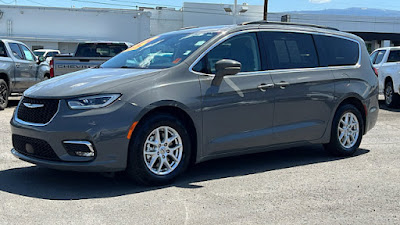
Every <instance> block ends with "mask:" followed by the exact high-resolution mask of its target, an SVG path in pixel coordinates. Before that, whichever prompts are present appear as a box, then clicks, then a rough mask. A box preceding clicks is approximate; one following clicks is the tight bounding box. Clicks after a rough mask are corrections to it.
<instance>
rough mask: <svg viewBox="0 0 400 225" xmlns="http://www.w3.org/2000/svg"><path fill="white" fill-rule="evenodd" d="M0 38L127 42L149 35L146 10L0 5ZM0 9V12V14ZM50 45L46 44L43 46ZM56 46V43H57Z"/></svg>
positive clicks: (148, 17) (136, 40)
mask: <svg viewBox="0 0 400 225" xmlns="http://www.w3.org/2000/svg"><path fill="white" fill-rule="evenodd" d="M0 10H1V12H2V16H1V17H0V38H8V39H15V40H20V41H23V42H29V43H31V42H35V43H37V42H41V43H51V42H68V43H77V42H81V41H127V42H132V43H136V42H139V41H141V40H143V39H146V38H148V37H149V36H150V13H149V12H143V11H138V10H117V9H73V8H49V7H30V6H8V5H7V6H5V5H0ZM1 12H0V15H1ZM48 47H49V48H50V47H51V48H53V47H55V46H54V45H51V44H46V48H48ZM57 47H58V46H57Z"/></svg>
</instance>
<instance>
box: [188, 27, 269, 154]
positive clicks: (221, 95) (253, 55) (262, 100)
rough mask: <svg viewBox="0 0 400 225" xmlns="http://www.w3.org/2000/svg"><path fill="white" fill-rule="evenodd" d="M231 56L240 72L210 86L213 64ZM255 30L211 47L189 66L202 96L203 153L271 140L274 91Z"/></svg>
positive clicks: (255, 145)
mask: <svg viewBox="0 0 400 225" xmlns="http://www.w3.org/2000/svg"><path fill="white" fill-rule="evenodd" d="M221 59H233V60H236V61H239V62H240V63H241V64H242V67H241V68H242V69H241V72H240V73H238V74H236V75H230V76H225V77H224V78H223V81H222V82H221V84H220V85H218V86H213V85H211V82H212V80H213V79H214V76H213V75H207V74H215V63H216V62H217V61H219V60H221ZM261 67H262V65H261V60H260V52H259V47H258V41H257V35H256V33H245V34H240V35H236V36H233V37H231V38H230V39H228V40H226V41H224V42H222V43H220V44H219V45H218V46H217V47H215V48H214V49H212V50H211V51H210V52H209V53H208V54H207V55H206V56H205V57H204V58H203V59H202V60H201V61H200V62H199V63H198V64H197V65H196V66H195V67H194V68H193V69H194V70H195V71H197V72H201V73H202V74H203V75H199V80H200V85H201V90H202V95H203V105H202V112H203V141H204V146H205V148H204V151H205V154H206V155H211V154H222V153H225V152H231V151H235V150H239V149H240V150H241V151H243V150H245V149H246V148H254V147H260V146H265V145H269V144H272V143H273V132H272V125H273V124H272V122H273V110H274V97H275V96H274V92H273V91H274V90H273V89H272V85H273V84H272V79H271V77H270V75H269V74H268V73H267V72H261V70H262V68H261Z"/></svg>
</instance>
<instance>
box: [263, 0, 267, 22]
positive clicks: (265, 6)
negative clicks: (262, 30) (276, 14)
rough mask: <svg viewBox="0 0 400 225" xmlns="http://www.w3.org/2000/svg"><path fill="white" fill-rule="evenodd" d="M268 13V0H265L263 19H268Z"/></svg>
mask: <svg viewBox="0 0 400 225" xmlns="http://www.w3.org/2000/svg"><path fill="white" fill-rule="evenodd" d="M267 14H268V0H264V17H263V20H265V21H267Z"/></svg>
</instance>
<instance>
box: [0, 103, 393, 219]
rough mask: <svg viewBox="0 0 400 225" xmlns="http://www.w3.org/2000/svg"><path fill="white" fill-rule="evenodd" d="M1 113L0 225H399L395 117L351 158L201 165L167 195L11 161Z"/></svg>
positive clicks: (303, 151) (295, 152) (287, 156)
mask: <svg viewBox="0 0 400 225" xmlns="http://www.w3.org/2000/svg"><path fill="white" fill-rule="evenodd" d="M17 101H18V98H12V100H11V102H10V105H11V106H10V107H9V108H7V109H6V110H4V111H0V224H400V146H399V144H400V110H392V109H387V108H384V107H382V109H381V110H380V112H379V119H378V122H377V125H376V126H375V128H374V129H373V130H371V131H370V132H369V133H368V134H367V135H366V136H364V139H363V142H362V144H361V148H360V149H359V150H358V152H357V154H356V155H355V156H353V157H350V158H338V157H332V156H330V155H329V154H327V153H326V152H325V151H324V150H323V148H322V146H319V145H317V146H311V147H310V146H308V147H302V148H293V149H286V150H283V151H275V152H267V153H261V154H254V155H247V156H241V157H234V158H227V159H219V160H214V161H210V162H205V163H201V164H199V165H196V166H195V167H194V168H192V169H191V170H190V171H189V172H188V173H186V174H185V175H184V176H183V177H181V178H180V179H178V181H177V182H175V183H174V184H173V185H170V186H166V187H140V186H136V185H134V184H132V183H130V181H129V180H127V179H126V178H124V177H123V176H115V177H107V176H104V175H102V174H91V173H76V172H63V171H56V170H50V169H46V168H40V167H36V166H34V165H32V164H29V163H25V162H22V161H20V160H17V159H16V158H14V157H13V156H12V155H11V153H10V149H11V148H12V144H11V133H10V126H9V120H10V118H11V116H12V113H13V110H14V108H15V106H16V105H17Z"/></svg>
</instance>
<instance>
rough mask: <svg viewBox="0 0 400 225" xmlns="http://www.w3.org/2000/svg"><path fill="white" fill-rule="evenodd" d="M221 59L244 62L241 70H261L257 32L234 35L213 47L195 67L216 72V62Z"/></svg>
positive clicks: (200, 70)
mask: <svg viewBox="0 0 400 225" xmlns="http://www.w3.org/2000/svg"><path fill="white" fill-rule="evenodd" d="M221 59H233V60H236V61H238V62H240V63H241V64H242V69H241V72H254V71H260V70H261V62H260V53H259V48H258V43H257V36H256V34H255V33H246V34H241V35H237V36H234V37H232V38H230V39H228V40H226V41H224V42H222V43H221V44H219V45H218V46H217V47H215V48H214V49H212V50H211V51H210V52H209V53H208V54H207V55H206V57H205V58H203V59H202V60H201V61H200V62H199V63H198V64H197V65H196V66H195V67H194V68H193V69H194V70H195V71H198V72H203V73H204V72H207V73H209V74H215V63H216V62H217V61H219V60H221Z"/></svg>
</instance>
